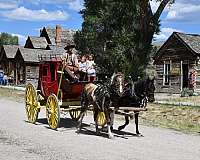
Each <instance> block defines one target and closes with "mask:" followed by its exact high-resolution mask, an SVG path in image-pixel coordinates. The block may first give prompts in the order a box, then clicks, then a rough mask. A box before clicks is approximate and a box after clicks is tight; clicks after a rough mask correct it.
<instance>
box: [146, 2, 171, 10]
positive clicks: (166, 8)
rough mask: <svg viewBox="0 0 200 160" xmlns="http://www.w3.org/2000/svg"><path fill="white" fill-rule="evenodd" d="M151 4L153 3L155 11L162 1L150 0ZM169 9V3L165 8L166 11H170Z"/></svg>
mask: <svg viewBox="0 0 200 160" xmlns="http://www.w3.org/2000/svg"><path fill="white" fill-rule="evenodd" d="M150 4H151V9H152V12H153V13H155V12H156V10H157V9H158V7H159V5H160V2H157V1H156V0H152V1H150ZM168 10H169V6H168V5H167V7H165V9H164V12H165V11H168Z"/></svg>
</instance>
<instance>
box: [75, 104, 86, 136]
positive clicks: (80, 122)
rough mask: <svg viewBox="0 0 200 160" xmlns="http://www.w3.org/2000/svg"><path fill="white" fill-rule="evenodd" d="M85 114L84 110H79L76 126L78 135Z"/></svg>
mask: <svg viewBox="0 0 200 160" xmlns="http://www.w3.org/2000/svg"><path fill="white" fill-rule="evenodd" d="M85 112H86V109H85V108H83V109H81V113H80V119H79V121H78V126H77V133H80V131H81V128H82V121H83V117H84V116H85Z"/></svg>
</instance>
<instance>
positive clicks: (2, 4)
mask: <svg viewBox="0 0 200 160" xmlns="http://www.w3.org/2000/svg"><path fill="white" fill-rule="evenodd" d="M13 8H17V4H16V3H9V2H0V9H13Z"/></svg>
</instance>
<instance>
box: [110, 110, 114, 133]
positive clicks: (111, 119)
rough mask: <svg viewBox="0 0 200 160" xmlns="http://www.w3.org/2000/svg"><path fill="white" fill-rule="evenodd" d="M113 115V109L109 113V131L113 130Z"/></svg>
mask: <svg viewBox="0 0 200 160" xmlns="http://www.w3.org/2000/svg"><path fill="white" fill-rule="evenodd" d="M114 115H115V111H114V110H113V111H112V112H111V113H110V129H111V131H113V125H114Z"/></svg>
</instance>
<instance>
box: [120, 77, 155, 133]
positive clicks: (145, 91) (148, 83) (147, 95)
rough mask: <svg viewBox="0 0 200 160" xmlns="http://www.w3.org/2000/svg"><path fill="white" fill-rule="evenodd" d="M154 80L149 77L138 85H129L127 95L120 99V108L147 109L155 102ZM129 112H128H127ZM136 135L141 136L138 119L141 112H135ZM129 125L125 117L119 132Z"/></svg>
mask: <svg viewBox="0 0 200 160" xmlns="http://www.w3.org/2000/svg"><path fill="white" fill-rule="evenodd" d="M154 91H155V86H154V78H150V77H147V78H145V79H143V80H139V81H137V82H136V83H133V82H132V83H131V84H129V87H128V89H126V92H125V93H126V94H124V95H123V96H122V97H120V100H119V106H130V107H146V103H147V102H148V101H149V102H154V101H155V98H154ZM126 112H128V111H126ZM134 117H135V125H136V134H137V135H141V134H140V132H139V129H138V117H139V112H138V111H136V112H134ZM128 124H129V117H128V116H125V124H124V125H122V126H119V128H118V130H122V129H124V128H125V127H126V126H127V125H128Z"/></svg>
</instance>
